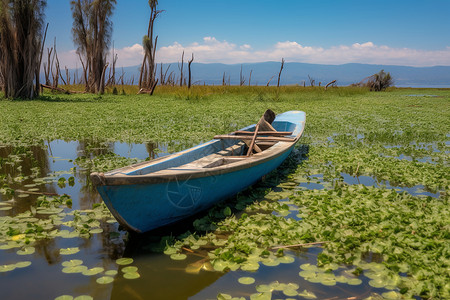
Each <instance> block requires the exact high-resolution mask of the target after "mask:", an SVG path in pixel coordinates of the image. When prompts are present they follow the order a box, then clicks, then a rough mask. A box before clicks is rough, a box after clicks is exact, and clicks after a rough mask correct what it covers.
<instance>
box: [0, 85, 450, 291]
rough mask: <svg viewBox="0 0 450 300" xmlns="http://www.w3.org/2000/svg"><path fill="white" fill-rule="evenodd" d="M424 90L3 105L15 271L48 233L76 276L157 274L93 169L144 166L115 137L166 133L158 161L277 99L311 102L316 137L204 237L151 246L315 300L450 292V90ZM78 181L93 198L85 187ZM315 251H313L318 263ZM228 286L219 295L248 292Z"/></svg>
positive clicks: (62, 98)
mask: <svg viewBox="0 0 450 300" xmlns="http://www.w3.org/2000/svg"><path fill="white" fill-rule="evenodd" d="M196 88H197V87H196ZM419 93H422V92H421V91H419ZM423 93H424V94H427V93H428V92H427V91H424V92H423ZM410 94H411V90H408V89H405V90H403V89H393V90H390V91H389V92H383V93H376V94H374V93H368V92H367V91H366V90H363V89H351V88H337V89H333V90H329V91H326V92H325V91H324V90H323V89H302V88H298V87H283V90H282V91H281V92H280V93H279V94H277V93H276V90H274V89H270V88H269V89H263V88H256V87H255V88H253V87H249V88H245V89H239V88H236V87H227V88H223V87H205V88H200V87H198V89H194V90H192V91H190V92H189V93H188V91H184V90H180V89H171V88H168V87H167V88H164V89H161V90H160V91H159V92H158V90H157V92H156V95H155V96H154V97H147V96H146V95H137V96H136V95H130V96H111V95H105V96H102V97H95V98H92V96H89V95H76V96H74V95H69V96H66V95H49V96H45V97H44V98H42V99H40V100H37V101H33V102H16V101H6V100H1V101H0V109H1V110H2V113H3V114H2V121H1V122H2V126H0V170H1V172H0V251H1V252H2V254H5V255H2V258H3V257H7V259H4V260H2V261H1V262H0V272H3V274H4V275H5V276H8V274H14V276H15V274H18V273H20V270H19V269H20V268H29V269H33V266H34V265H35V259H36V257H41V256H43V254H42V251H43V250H42V249H43V247H42V246H41V244H42V243H53V244H54V247H53V249H54V252H55V256H56V257H58V259H59V260H60V261H59V262H58V264H59V263H62V264H61V266H60V268H57V269H58V270H57V272H59V273H60V274H61V272H64V273H66V272H68V273H73V274H76V275H71V276H79V277H83V278H85V277H84V276H89V277H90V279H92V280H91V281H92V283H93V284H94V286H97V283H98V284H114V285H116V284H117V285H119V287H121V286H120V285H121V284H123V283H122V282H128V283H129V282H130V281H129V279H137V278H142V279H146V280H145V281H146V282H147V279H148V277H149V276H151V274H150V272H149V271H148V270H147V271H145V264H143V263H142V262H141V259H142V257H143V256H139V259H138V256H134V255H132V252H128V253H127V255H128V254H131V255H129V256H124V254H123V253H124V252H123V247H124V245H127V247H129V248H130V247H131V249H133V245H128V244H127V243H126V242H125V241H126V239H127V236H126V234H125V233H124V232H123V231H121V230H119V228H118V225H117V223H116V221H115V220H114V218H113V217H112V215H111V213H110V212H109V211H108V209H107V208H106V207H105V206H104V205H103V204H100V203H96V202H98V200H96V198H95V196H94V195H95V193H94V192H93V191H92V190H90V186H89V181H88V180H87V179H86V174H87V173H89V172H90V171H108V170H111V169H114V168H118V167H121V166H124V165H128V164H131V163H134V162H138V161H139V160H138V159H134V158H130V157H128V156H127V157H125V155H124V154H121V155H118V154H117V153H118V152H117V151H116V149H115V144H114V143H112V142H113V141H114V142H116V141H123V142H127V143H144V144H145V145H149V144H150V141H152V143H151V147H148V148H149V149H147V150H149V151H148V153H149V156H151V157H153V156H152V155H151V154H150V153H155V152H158V150H157V149H155V148H156V147H158V145H167V149H166V148H164V151H163V152H166V151H167V152H174V151H177V150H181V149H184V148H186V147H188V146H192V145H194V144H197V143H199V142H202V141H206V140H208V139H210V138H211V136H213V135H214V134H222V133H227V132H229V131H232V130H235V129H238V128H240V127H242V126H244V125H248V124H249V123H251V122H255V120H257V119H258V118H259V115H260V111H263V110H265V109H266V108H268V107H270V108H272V109H273V110H275V111H276V112H282V111H287V110H293V109H301V110H304V111H306V113H307V127H306V130H305V133H304V136H303V137H302V139H301V142H300V143H301V144H300V145H298V148H297V149H296V151H295V152H294V153H293V155H292V156H291V157H290V158H289V159H288V161H286V163H285V164H284V165H283V166H282V168H280V169H278V170H276V171H275V172H273V173H272V174H270V175H269V176H266V178H265V181H264V182H262V183H259V184H257V185H255V186H254V187H253V188H251V189H249V190H247V191H245V192H243V193H241V194H240V195H238V196H237V197H235V198H233V199H230V200H229V201H227V202H226V203H222V204H220V205H217V206H216V207H214V208H212V209H211V210H209V211H208V212H206V213H205V214H204V215H202V216H201V217H199V218H198V219H196V220H194V221H193V228H191V229H190V230H191V231H192V232H194V231H195V233H194V234H192V233H191V232H186V233H182V234H177V235H170V236H164V237H163V238H161V239H159V240H156V239H151V242H149V243H148V244H144V245H143V246H142V249H140V250H141V254H142V252H145V251H147V252H150V251H152V252H160V253H162V252H164V253H165V255H167V256H166V257H165V259H166V260H169V261H171V259H172V261H171V263H172V264H173V266H174V269H176V270H179V272H181V273H183V274H186V273H188V274H187V275H190V276H191V274H199V275H200V276H202V275H205V272H210V273H208V274H209V275H208V276H209V277H210V278H213V277H214V276H216V277H217V276H221V275H222V274H225V273H227V272H229V273H231V276H232V277H233V276H234V277H233V278H234V279H233V282H234V283H235V284H236V286H235V287H236V288H238V289H239V290H240V289H241V288H242V291H245V298H246V299H248V298H250V299H271V298H296V299H298V298H306V299H315V298H321V297H322V296H324V295H325V294H321V292H322V291H323V290H328V291H335V289H341V288H344V289H348V291H353V290H352V289H354V291H358V293H359V292H360V291H364V292H361V294H363V293H364V296H361V298H363V297H367V299H380V298H381V297H382V298H386V299H397V298H412V297H421V298H425V299H427V298H436V299H437V298H448V297H450V286H449V284H448V282H450V278H449V277H448V268H449V264H450V263H449V260H448V253H450V250H449V248H448V244H449V243H448V241H449V240H450V236H448V232H450V228H449V227H448V226H449V225H448V221H447V223H446V220H448V219H450V216H449V209H448V199H449V190H450V188H449V186H450V184H449V182H450V178H449V175H448V174H450V166H449V163H448V154H449V148H448V147H449V144H448V139H449V136H450V135H449V134H450V124H449V123H448V121H447V120H448V119H449V118H450V112H449V107H448V101H449V99H450V94H449V92H448V90H433V94H436V95H437V96H438V97H410V96H409V95H410ZM188 98H189V99H188ZM25 106H26V109H25ZM242 107H248V108H249V109H242ZM69 111H70V114H69V113H68V112H69ZM17 120H21V121H20V122H19V121H17ZM56 139H60V140H65V141H68V142H66V144H67V145H72V143H73V145H72V146H73V148H74V149H75V151H73V154H71V156H70V157H67V156H64V155H60V154H51V151H52V150H53V151H55V149H51V146H52V145H54V140H56ZM52 141H53V142H52ZM69 141H79V142H76V143H75V142H69ZM153 142H156V143H157V144H154V143H153ZM164 147H165V146H164ZM150 148H151V149H150ZM71 149H72V148H71ZM72 150H73V149H72ZM72 150H71V151H72ZM150 150H151V151H150ZM47 153H48V154H47ZM144 153H146V152H144ZM163 154H164V153H163ZM58 156H59V157H58ZM140 159H145V157H140ZM53 165H58V166H61V167H60V168H57V169H56V170H55V169H52V168H51V166H53ZM74 190H77V191H80V195H82V196H75V197H73V195H74V194H73V193H74V192H73V191H74ZM64 193H66V194H64ZM83 201H85V202H83ZM19 203H20V204H23V205H22V206H19V205H18V204H19ZM92 204H94V205H93V207H92V208H90V207H91V205H92ZM81 206H83V208H81ZM19 208H20V209H19ZM86 208H90V209H86ZM188 225H189V224H188ZM99 241H101V242H99ZM93 245H96V246H93ZM108 245H109V246H108ZM111 245H112V246H111ZM95 247H97V248H95ZM98 247H100V248H101V247H111V249H113V250H111V249H109V250H104V249H99V248H98ZM87 249H97V250H98V253H95V251H90V250H87ZM128 250H130V249H128ZM76 251H79V252H76ZM108 251H109V253H108V254H104V252H108ZM75 252H76V253H75ZM71 253H73V254H71ZM302 253H313V254H311V256H312V257H313V259H310V260H309V261H307V262H305V261H304V260H302V258H301V256H302ZM99 255H100V256H99ZM106 255H107V256H108V258H107V257H106ZM152 255H153V254H152ZM154 255H155V256H157V255H158V254H154ZM90 256H95V259H93V260H92V259H88V257H90ZM122 256H124V257H122ZM85 257H86V259H85ZM99 257H101V258H100V259H99ZM132 257H133V258H134V259H135V260H133V258H132ZM196 257H198V259H199V260H196V261H194V259H195V258H196ZM299 257H300V258H299ZM71 258H74V259H71ZM75 258H76V259H75ZM79 258H83V260H85V261H86V263H85V262H84V261H81V259H79ZM161 260H164V258H161ZM88 261H89V263H88ZM100 262H101V263H100ZM105 262H109V263H110V265H108V264H107V263H105ZM49 264H50V262H49ZM164 264H166V262H165V263H164ZM30 266H31V267H30ZM287 267H289V268H292V269H295V272H294V273H293V276H292V277H290V278H288V279H286V278H283V279H282V278H281V277H279V278H272V279H270V280H266V281H261V278H262V277H264V272H267V270H275V271H276V270H279V269H282V268H287ZM29 269H26V270H29ZM173 272H175V271H173ZM274 273H275V272H274ZM173 274H180V273H173ZM218 274H220V275H218ZM62 275H64V276H69V275H65V274H62ZM235 275H237V276H235ZM200 276H199V277H200ZM5 278H6V279H8V278H9V277H5ZM252 279H253V280H252ZM139 281H140V280H137V281H136V282H139ZM143 281H144V280H143ZM300 282H303V283H305V284H307V285H308V287H306V288H307V289H306V290H305V287H304V286H302V285H301V284H299V283H300ZM208 285H209V284H208ZM296 285H298V286H296ZM136 286H137V287H138V286H139V285H136ZM355 286H356V288H355ZM71 290H72V289H71ZM117 290H120V288H119V289H116V292H117ZM220 290H222V289H221V287H220V286H219V287H218V288H217V291H216V293H215V295H218V296H217V298H218V299H241V298H242V297H243V294H242V293H239V294H237V293H236V294H233V293H231V292H228V293H218V291H220ZM223 291H225V290H223ZM65 293H66V292H64V291H59V292H58V294H60V295H61V294H65ZM69 293H70V292H69ZM58 294H56V295H58ZM56 295H54V296H53V297H55V296H56ZM93 296H94V295H93ZM358 296H359V295H358ZM64 297H66V298H67V299H73V298H74V297H75V296H69V295H63V296H61V299H64ZM83 297H84V298H83ZM89 297H91V296H88V295H81V296H78V297H76V298H75V299H90V298H89ZM107 297H108V296H107Z"/></svg>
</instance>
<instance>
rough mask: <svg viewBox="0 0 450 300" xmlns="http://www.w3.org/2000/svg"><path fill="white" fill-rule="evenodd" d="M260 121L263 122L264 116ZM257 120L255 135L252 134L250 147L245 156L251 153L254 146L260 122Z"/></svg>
mask: <svg viewBox="0 0 450 300" xmlns="http://www.w3.org/2000/svg"><path fill="white" fill-rule="evenodd" d="M261 120H264V116H262V118H261ZM261 120H259V122H258V124H256V126H255V134H253V138H252V141H251V142H250V146H249V147H248V151H247V156H250V155H251V154H252V152H253V147H254V146H255V142H256V137H257V136H258V130H259V123H260V122H261Z"/></svg>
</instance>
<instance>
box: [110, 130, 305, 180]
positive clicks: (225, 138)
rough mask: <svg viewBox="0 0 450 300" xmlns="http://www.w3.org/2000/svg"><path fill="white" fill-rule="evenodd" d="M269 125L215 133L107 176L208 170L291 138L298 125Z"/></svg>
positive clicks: (292, 139)
mask: <svg viewBox="0 0 450 300" xmlns="http://www.w3.org/2000/svg"><path fill="white" fill-rule="evenodd" d="M269 126H270V128H271V129H270V130H269V131H267V130H265V131H259V132H258V124H254V125H251V126H248V127H246V128H243V129H242V130H238V131H235V132H232V133H230V134H228V135H220V136H215V137H214V139H213V140H211V141H209V142H207V143H204V144H201V145H198V146H195V147H193V148H190V149H187V150H184V151H181V152H178V153H175V154H172V155H169V156H166V157H161V158H159V159H156V160H153V161H148V162H143V163H140V164H136V165H133V166H130V167H127V168H122V169H118V170H115V171H111V172H108V173H107V175H114V174H122V175H124V174H125V175H145V174H150V173H154V174H155V175H157V174H159V173H163V172H171V171H182V170H186V171H188V170H199V169H203V170H204V169H211V168H215V167H219V166H223V165H229V164H233V163H236V162H239V161H242V160H244V159H248V158H249V157H250V156H252V155H254V154H259V153H262V152H264V151H266V150H267V149H269V148H271V147H273V146H274V145H275V144H277V143H280V142H289V141H294V139H295V136H296V135H297V133H296V130H297V128H296V127H297V126H296V124H294V123H292V122H286V121H274V122H273V123H272V124H271V125H270V124H269ZM266 128H267V127H265V129H266ZM255 130H256V131H257V132H256V133H255Z"/></svg>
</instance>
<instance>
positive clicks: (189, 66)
mask: <svg viewBox="0 0 450 300" xmlns="http://www.w3.org/2000/svg"><path fill="white" fill-rule="evenodd" d="M193 61H194V53H192V58H191V59H190V60H189V62H188V72H189V81H188V89H190V88H191V79H192V73H191V64H192V62H193Z"/></svg>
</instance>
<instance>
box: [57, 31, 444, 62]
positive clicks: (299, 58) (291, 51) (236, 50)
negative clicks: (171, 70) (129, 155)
mask: <svg viewBox="0 0 450 300" xmlns="http://www.w3.org/2000/svg"><path fill="white" fill-rule="evenodd" d="M183 50H184V52H185V60H187V59H188V58H190V57H191V53H194V56H195V62H200V63H225V64H236V63H254V62H265V61H280V60H281V58H284V59H285V60H286V62H303V63H314V64H332V65H338V64H345V63H364V64H383V65H401V66H413V67H427V66H437V65H440V66H449V65H450V47H447V48H445V49H442V50H418V49H410V48H391V47H389V46H385V45H375V44H374V43H372V42H364V43H355V44H352V45H338V46H333V47H330V48H322V47H311V46H304V45H301V44H299V43H298V42H295V41H284V42H278V43H276V44H275V45H272V46H271V47H269V48H267V49H262V50H255V49H253V47H252V46H251V45H249V44H242V45H237V44H234V43H230V42H228V41H225V40H224V41H220V40H217V39H216V38H215V37H204V38H203V40H202V41H201V42H194V43H191V44H189V45H182V44H180V43H178V42H174V43H173V44H171V45H169V46H164V47H160V48H159V49H158V50H157V53H156V59H157V61H158V62H163V63H169V62H170V63H173V62H178V61H181V53H182V52H183ZM115 51H116V53H117V54H118V61H117V66H118V67H122V66H123V67H126V66H134V65H139V64H141V63H142V59H143V55H144V54H143V53H144V52H143V48H142V46H141V45H139V44H134V45H132V46H130V47H125V48H122V49H116V50H115ZM62 56H63V57H62V58H61V59H60V60H61V62H62V64H64V61H65V59H67V60H68V61H72V64H73V62H76V61H77V60H78V59H77V58H76V55H75V51H71V52H66V53H65V54H63V55H62ZM71 57H72V58H71ZM73 57H75V59H74V58H73ZM110 57H111V56H110ZM78 65H80V63H79V62H78ZM68 66H69V65H68ZM70 67H75V65H71V66H70Z"/></svg>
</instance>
